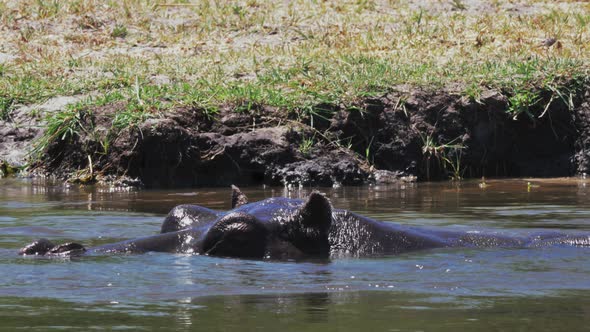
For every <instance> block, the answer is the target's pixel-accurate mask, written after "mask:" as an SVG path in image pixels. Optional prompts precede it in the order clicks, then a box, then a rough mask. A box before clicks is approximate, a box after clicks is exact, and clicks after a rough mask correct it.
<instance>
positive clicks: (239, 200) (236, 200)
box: [231, 184, 248, 209]
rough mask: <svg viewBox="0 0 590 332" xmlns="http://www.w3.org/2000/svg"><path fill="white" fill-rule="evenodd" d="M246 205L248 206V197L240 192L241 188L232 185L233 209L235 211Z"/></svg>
mask: <svg viewBox="0 0 590 332" xmlns="http://www.w3.org/2000/svg"><path fill="white" fill-rule="evenodd" d="M244 204H248V197H246V195H244V193H243V192H242V191H240V188H238V187H236V186H234V185H233V184H232V185H231V208H232V209H235V208H237V207H240V206H242V205H244Z"/></svg>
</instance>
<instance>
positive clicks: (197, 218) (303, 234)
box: [19, 186, 590, 260]
mask: <svg viewBox="0 0 590 332" xmlns="http://www.w3.org/2000/svg"><path fill="white" fill-rule="evenodd" d="M231 201H232V209H231V210H230V211H225V212H220V211H215V210H212V209H208V208H206V207H202V206H199V205H179V206H176V207H174V208H173V209H172V210H171V211H170V213H168V215H167V216H166V218H165V219H164V222H163V224H162V227H161V231H160V234H157V235H152V236H148V237H143V238H139V239H132V240H128V241H123V242H118V243H113V244H107V245H102V246H98V247H93V248H85V247H84V246H82V245H81V244H78V243H65V244H60V245H54V244H53V243H52V242H50V241H49V240H46V239H41V240H38V241H35V242H33V243H32V244H30V245H28V246H26V247H24V248H23V249H21V250H20V252H19V253H20V254H22V255H37V256H64V255H65V256H72V255H82V254H83V255H91V254H99V255H101V254H113V253H129V254H131V253H136V254H137V253H145V252H148V251H157V252H173V253H185V254H195V255H210V256H221V257H236V258H250V259H272V260H282V259H294V260H297V259H306V258H320V259H330V258H338V257H363V256H378V255H395V254H400V253H405V252H410V251H416V250H424V249H433V248H445V247H536V246H550V245H572V246H590V235H587V234H586V235H580V234H576V235H573V234H564V233H558V232H544V233H537V234H531V235H529V236H507V235H498V234H495V233H493V232H481V231H472V232H460V231H450V230H441V229H432V228H423V227H411V226H403V225H399V224H395V223H392V222H382V221H377V220H373V219H370V218H367V217H364V216H362V215H359V214H356V213H354V212H351V211H347V210H341V209H335V208H333V207H332V205H331V203H330V201H329V200H328V199H327V198H326V197H325V196H324V195H323V194H321V193H319V192H318V191H313V192H312V193H311V194H310V195H309V196H308V197H307V198H306V199H305V200H300V199H290V198H284V197H273V198H267V199H264V200H262V201H258V202H254V203H248V198H247V197H246V195H244V194H243V193H242V192H241V191H240V189H239V188H237V187H235V186H232V197H231Z"/></svg>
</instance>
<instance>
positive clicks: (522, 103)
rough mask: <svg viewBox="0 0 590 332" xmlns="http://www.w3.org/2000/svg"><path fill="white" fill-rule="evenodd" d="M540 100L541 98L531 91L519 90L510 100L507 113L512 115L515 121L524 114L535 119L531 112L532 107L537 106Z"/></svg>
mask: <svg viewBox="0 0 590 332" xmlns="http://www.w3.org/2000/svg"><path fill="white" fill-rule="evenodd" d="M540 100H541V97H539V95H537V94H536V93H534V92H532V91H530V90H527V89H522V90H517V91H516V93H515V94H514V95H513V96H512V97H510V98H508V103H509V104H510V106H509V107H508V110H507V112H508V113H509V114H510V115H512V118H513V119H514V120H516V119H517V118H518V116H519V115H521V114H523V113H524V114H526V115H528V116H529V117H530V118H531V119H533V118H534V115H533V113H532V112H531V107H533V106H534V105H536V104H537V103H538V102H539V101H540Z"/></svg>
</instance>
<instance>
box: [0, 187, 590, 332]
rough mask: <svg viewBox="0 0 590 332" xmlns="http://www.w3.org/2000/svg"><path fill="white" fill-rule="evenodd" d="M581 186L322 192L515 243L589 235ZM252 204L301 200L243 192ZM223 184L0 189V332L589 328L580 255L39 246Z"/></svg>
mask: <svg viewBox="0 0 590 332" xmlns="http://www.w3.org/2000/svg"><path fill="white" fill-rule="evenodd" d="M587 185H589V184H588V182H587V181H586V180H582V179H551V180H534V179H533V180H522V179H513V180H497V181H487V182H486V185H485V186H482V185H481V183H479V181H474V182H461V183H452V182H443V183H424V184H403V185H392V186H366V187H345V188H336V189H331V188H327V189H322V191H324V192H325V193H326V195H327V196H328V197H329V198H330V199H331V201H332V203H333V205H334V206H336V207H338V208H346V209H350V210H353V211H356V212H359V213H361V214H364V215H367V216H370V217H372V218H375V219H379V220H384V221H392V222H396V223H402V224H407V225H415V226H420V225H425V226H431V227H441V228H445V229H453V230H465V231H470V230H482V229H488V230H492V231H499V232H503V233H509V234H510V233H513V234H515V235H518V234H523V233H527V232H536V231H538V230H543V229H559V230H563V231H567V232H575V231H586V232H587V231H590V218H589V217H590V203H589V200H588V191H589V189H588V188H587ZM242 189H243V191H244V192H245V193H246V194H247V195H248V196H249V198H250V200H251V201H255V200H259V199H263V198H266V197H271V196H288V197H293V198H300V197H305V196H306V195H307V194H308V193H309V192H310V190H309V189H301V190H292V191H288V190H285V189H283V188H263V187H258V188H242ZM229 195H230V190H229V188H215V189H207V188H200V189H192V190H168V191H161V190H160V191H145V190H144V191H126V190H116V189H112V188H80V187H77V186H66V185H63V184H47V183H41V182H36V181H26V180H14V179H13V180H2V182H0V273H1V278H0V329H3V330H7V331H12V330H14V329H15V328H27V329H33V330H43V331H44V330H80V329H82V330H89V329H99V330H100V329H106V330H113V329H128V330H153V329H159V330H166V329H168V330H194V329H197V330H207V331H210V330H222V331H223V330H236V329H237V330H239V331H248V330H271V331H276V330H278V329H281V330H292V331H301V330H309V331H315V330H317V331H345V330H349V331H357V330H361V329H362V330H371V331H372V330H375V331H418V330H422V331H432V330H436V331H456V330H475V329H478V330H482V331H497V330H543V331H548V330H555V331H563V330H572V331H577V330H580V331H581V330H588V326H590V325H589V323H590V256H589V255H590V249H588V248H576V247H551V248H528V249H514V248H510V249H506V248H495V249H468V248H452V249H436V250H428V251H420V252H414V253H409V254H404V255H399V256H390V257H380V258H370V259H340V260H333V261H331V262H269V261H255V260H239V259H226V258H214V257H204V256H191V255H175V254H167V253H148V254H144V255H121V256H104V257H80V258H73V259H44V258H31V257H20V256H17V255H16V250H18V248H20V247H22V246H23V245H24V244H26V243H29V242H31V241H33V240H34V239H37V238H40V237H46V238H50V239H52V240H54V241H56V242H61V241H70V240H75V241H77V242H82V243H84V244H85V245H87V246H92V245H97V244H103V243H109V242H113V241H120V240H125V239H129V238H134V237H140V236H145V235H151V234H154V233H157V232H158V230H159V227H160V224H161V221H162V218H163V216H164V215H165V214H166V212H167V211H168V210H170V208H172V207H173V206H174V205H177V204H182V203H195V204H200V205H204V206H207V207H210V208H214V209H227V208H229V205H230V202H229Z"/></svg>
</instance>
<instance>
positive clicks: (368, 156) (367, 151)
mask: <svg viewBox="0 0 590 332" xmlns="http://www.w3.org/2000/svg"><path fill="white" fill-rule="evenodd" d="M373 139H375V136H373V137H371V140H370V141H369V145H367V147H366V148H365V160H366V161H367V162H368V163H369V164H372V163H373V161H372V160H371V159H372V158H371V145H373Z"/></svg>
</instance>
